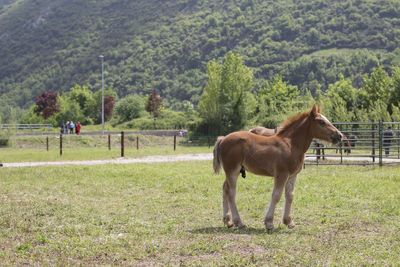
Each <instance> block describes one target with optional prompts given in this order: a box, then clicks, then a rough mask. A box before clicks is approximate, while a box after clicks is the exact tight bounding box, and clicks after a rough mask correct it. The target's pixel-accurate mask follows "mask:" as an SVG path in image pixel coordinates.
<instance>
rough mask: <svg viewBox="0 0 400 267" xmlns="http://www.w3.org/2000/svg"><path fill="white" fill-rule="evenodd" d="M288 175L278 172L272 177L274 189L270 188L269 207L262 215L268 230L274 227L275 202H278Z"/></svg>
mask: <svg viewBox="0 0 400 267" xmlns="http://www.w3.org/2000/svg"><path fill="white" fill-rule="evenodd" d="M287 178H288V175H287V174H280V175H277V176H275V178H274V189H273V190H272V196H271V201H270V203H269V207H268V210H267V213H266V214H265V217H264V224H265V227H266V228H267V230H268V231H272V230H273V229H274V212H275V207H276V204H277V203H278V202H279V200H280V199H281V196H282V191H283V187H284V186H285V184H286V181H287Z"/></svg>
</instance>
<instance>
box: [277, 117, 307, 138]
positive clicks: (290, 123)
mask: <svg viewBox="0 0 400 267" xmlns="http://www.w3.org/2000/svg"><path fill="white" fill-rule="evenodd" d="M309 115H310V111H306V112H303V113H300V114H297V115H295V116H293V117H291V118H290V119H288V120H286V121H284V122H282V124H281V125H280V126H279V127H278V129H279V130H278V132H277V134H276V135H279V136H284V135H287V134H288V133H290V132H292V131H293V130H294V129H296V128H297V127H298V126H299V125H300V124H302V123H303V122H304V120H305V119H306V118H307V117H308V116H309Z"/></svg>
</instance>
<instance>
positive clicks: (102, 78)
mask: <svg viewBox="0 0 400 267" xmlns="http://www.w3.org/2000/svg"><path fill="white" fill-rule="evenodd" d="M100 58H101V132H102V134H103V135H104V56H103V55H101V56H100Z"/></svg>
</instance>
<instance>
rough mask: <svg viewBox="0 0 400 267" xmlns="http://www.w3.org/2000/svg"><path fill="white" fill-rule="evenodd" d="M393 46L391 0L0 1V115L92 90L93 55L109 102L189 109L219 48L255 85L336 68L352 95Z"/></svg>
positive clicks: (398, 56) (388, 62) (398, 20)
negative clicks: (155, 94)
mask: <svg viewBox="0 0 400 267" xmlns="http://www.w3.org/2000/svg"><path fill="white" fill-rule="evenodd" d="M399 43H400V2H399V1H395V0H380V1H370V0H348V1H338V0H336V1H332V0H331V1H326V0H279V1H272V0H267V1H266V0H242V1H239V0H224V1H214V0H203V1H200V0H134V1H133V0H102V1H99V0H85V1H80V0H79V1H78V0H25V1H22V0H0V99H1V100H0V115H1V116H2V117H3V118H7V119H9V118H12V117H13V116H17V113H18V110H19V109H27V108H29V107H30V106H31V105H32V104H33V103H34V100H35V97H36V96H38V95H39V94H40V93H42V92H43V91H45V90H55V91H58V92H67V91H69V90H70V88H72V87H74V86H75V85H76V84H78V85H82V86H83V85H85V86H87V87H88V88H89V89H90V90H92V91H96V90H98V89H99V88H101V61H100V58H99V56H100V55H104V60H105V84H106V87H107V88H113V89H114V90H115V91H116V92H117V94H118V96H119V97H124V96H126V95H129V94H133V93H146V94H147V93H150V92H151V91H152V90H153V89H154V88H156V89H157V90H158V91H159V92H160V95H161V96H162V97H163V98H164V99H165V101H164V105H166V106H171V107H174V108H176V109H181V108H183V107H182V104H181V103H182V100H189V101H191V102H192V103H193V104H194V105H197V104H198V101H199V98H200V94H201V92H202V90H203V89H204V87H205V84H206V79H207V75H206V66H207V64H208V63H209V62H210V61H212V60H213V59H216V60H217V61H219V62H220V61H221V60H222V59H223V57H224V55H226V54H227V53H228V51H233V52H234V53H238V54H240V55H241V56H242V57H243V60H244V64H245V65H246V66H248V67H250V68H251V69H252V70H253V73H254V77H255V80H256V83H255V86H257V85H260V84H262V83H263V82H264V80H272V79H273V77H275V75H277V74H279V73H281V74H282V77H283V80H284V81H286V82H288V83H289V84H291V85H296V86H297V87H298V88H299V90H300V91H303V92H304V91H305V89H309V90H310V92H311V93H312V94H314V93H315V92H316V90H317V89H318V88H321V89H322V90H323V91H325V90H326V89H327V88H328V85H329V84H332V83H334V82H335V81H337V80H339V78H338V77H339V74H341V73H342V74H343V75H344V78H350V80H351V81H352V83H353V86H355V87H356V88H358V87H361V86H362V85H363V84H362V83H363V77H364V74H369V73H371V72H372V69H373V68H374V67H376V66H377V65H378V63H380V64H381V65H382V66H383V68H384V69H385V70H387V71H388V72H390V70H391V67H392V66H393V65H399V64H400V49H399V48H397V47H398V44H399ZM11 107H12V108H11ZM16 107H18V108H16ZM3 120H4V119H3Z"/></svg>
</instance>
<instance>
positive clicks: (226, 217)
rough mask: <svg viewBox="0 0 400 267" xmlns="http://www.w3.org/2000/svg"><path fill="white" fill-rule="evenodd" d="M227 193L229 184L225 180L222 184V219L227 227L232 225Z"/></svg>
mask: <svg viewBox="0 0 400 267" xmlns="http://www.w3.org/2000/svg"><path fill="white" fill-rule="evenodd" d="M228 195H229V185H228V182H227V181H226V180H225V182H224V184H223V185H222V220H223V221H224V223H225V224H226V226H228V227H232V226H233V222H232V216H231V210H230V208H229V203H228Z"/></svg>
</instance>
